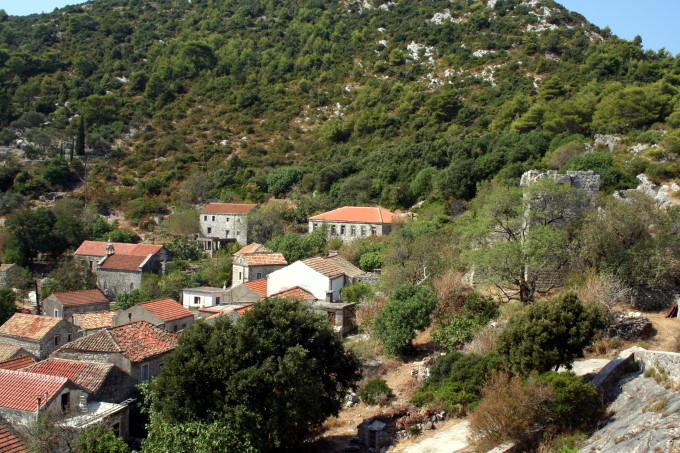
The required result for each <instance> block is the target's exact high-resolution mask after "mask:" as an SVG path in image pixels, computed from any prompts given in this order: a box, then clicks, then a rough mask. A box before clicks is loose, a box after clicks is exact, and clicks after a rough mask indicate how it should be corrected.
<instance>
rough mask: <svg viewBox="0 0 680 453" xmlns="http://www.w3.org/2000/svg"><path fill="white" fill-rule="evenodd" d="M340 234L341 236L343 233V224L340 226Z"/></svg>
mask: <svg viewBox="0 0 680 453" xmlns="http://www.w3.org/2000/svg"><path fill="white" fill-rule="evenodd" d="M340 234H341V235H343V236H344V235H345V225H341V226H340Z"/></svg>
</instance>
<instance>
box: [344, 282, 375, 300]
mask: <svg viewBox="0 0 680 453" xmlns="http://www.w3.org/2000/svg"><path fill="white" fill-rule="evenodd" d="M373 294H374V290H373V287H372V286H371V285H369V284H368V283H364V282H356V283H352V284H351V285H349V286H345V287H344V288H342V294H341V296H342V300H344V301H345V302H357V303H358V302H363V301H365V300H366V299H369V298H371V297H373Z"/></svg>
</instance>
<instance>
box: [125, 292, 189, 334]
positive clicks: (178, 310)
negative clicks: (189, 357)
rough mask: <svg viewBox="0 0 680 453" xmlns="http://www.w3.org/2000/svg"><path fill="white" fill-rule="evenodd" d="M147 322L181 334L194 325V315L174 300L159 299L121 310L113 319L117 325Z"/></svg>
mask: <svg viewBox="0 0 680 453" xmlns="http://www.w3.org/2000/svg"><path fill="white" fill-rule="evenodd" d="M135 321H146V322H148V323H151V324H153V325H154V326H156V327H158V328H160V329H163V330H167V331H168V332H179V331H181V330H182V329H184V328H185V327H187V326H189V325H191V324H193V323H194V314H193V313H192V312H190V311H189V310H187V309H186V308H184V307H183V306H182V304H180V303H178V302H176V301H175V300H173V299H169V298H168V299H159V300H152V301H150V302H144V303H142V304H137V305H135V306H133V307H130V308H128V309H127V310H121V311H120V312H119V313H118V314H116V315H115V316H114V318H113V323H114V324H115V325H121V324H125V323H128V322H135Z"/></svg>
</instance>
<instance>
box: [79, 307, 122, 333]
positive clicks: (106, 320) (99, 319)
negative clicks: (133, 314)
mask: <svg viewBox="0 0 680 453" xmlns="http://www.w3.org/2000/svg"><path fill="white" fill-rule="evenodd" d="M118 313H120V311H119V310H109V311H95V312H92V313H74V314H73V324H75V325H76V326H78V327H80V329H81V330H82V332H83V335H91V334H93V333H95V332H99V331H100V330H102V329H106V328H108V327H113V326H114V324H113V317H114V316H116V315H117V314H118Z"/></svg>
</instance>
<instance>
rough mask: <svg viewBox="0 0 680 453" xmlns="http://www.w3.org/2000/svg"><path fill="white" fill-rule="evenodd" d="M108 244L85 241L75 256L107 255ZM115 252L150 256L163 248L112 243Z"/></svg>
mask: <svg viewBox="0 0 680 453" xmlns="http://www.w3.org/2000/svg"><path fill="white" fill-rule="evenodd" d="M107 244H108V243H107V242H104V241H83V243H82V244H80V247H78V250H76V251H75V255H91V256H104V255H106V246H107ZM111 245H113V251H114V253H115V254H119V255H135V256H144V257H146V256H149V255H153V254H155V253H158V252H159V251H160V250H161V249H162V248H163V246H162V245H154V244H126V243H124V242H112V243H111Z"/></svg>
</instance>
